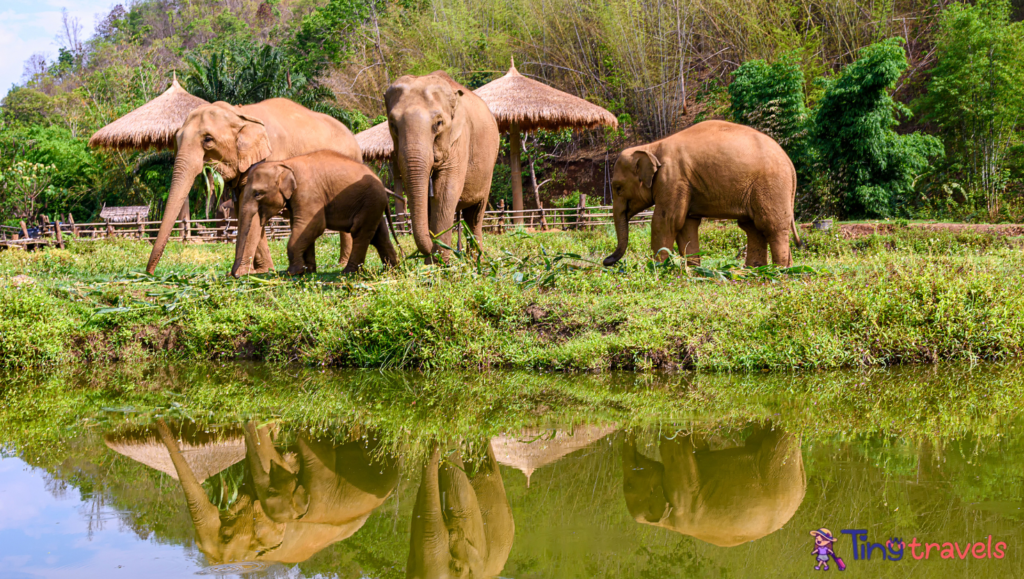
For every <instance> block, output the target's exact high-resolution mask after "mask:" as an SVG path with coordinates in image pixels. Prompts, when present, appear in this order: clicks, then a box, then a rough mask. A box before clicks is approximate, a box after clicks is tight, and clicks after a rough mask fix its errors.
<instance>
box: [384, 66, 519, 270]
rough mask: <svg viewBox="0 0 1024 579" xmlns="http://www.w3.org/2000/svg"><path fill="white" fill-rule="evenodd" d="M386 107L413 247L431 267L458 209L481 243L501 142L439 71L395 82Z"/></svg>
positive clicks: (465, 93) (481, 109)
mask: <svg viewBox="0 0 1024 579" xmlns="http://www.w3.org/2000/svg"><path fill="white" fill-rule="evenodd" d="M384 102H385V105H386V106H387V111H388V126H389V128H390V129H391V139H392V141H393V142H394V144H395V153H396V159H397V168H398V172H399V173H400V174H401V178H402V186H403V188H404V189H405V193H406V195H407V196H408V206H409V212H410V214H411V215H412V233H413V238H414V239H415V241H416V247H417V248H418V249H419V250H420V252H421V253H423V254H424V255H427V256H428V257H427V261H428V262H429V261H431V258H430V257H429V256H432V255H433V254H434V253H435V251H436V250H437V246H436V245H435V244H434V236H435V235H438V234H441V236H440V239H441V241H442V242H443V243H444V244H445V245H450V240H451V232H450V231H449V230H450V229H451V227H452V224H453V223H454V221H455V213H456V211H462V216H463V219H464V220H465V222H466V225H468V226H469V228H470V230H471V231H472V232H473V235H475V236H476V238H477V240H479V241H483V218H484V210H485V209H486V208H487V197H488V196H489V195H490V192H491V176H492V174H493V172H494V163H495V161H496V160H497V158H498V141H499V134H498V123H497V122H496V121H495V120H494V115H492V114H491V111H490V109H488V108H487V105H486V104H485V103H484V101H483V100H481V99H480V97H478V96H476V95H475V94H473V92H472V91H470V90H469V89H467V88H465V87H463V86H462V85H460V84H458V83H457V82H455V81H454V80H452V79H451V77H449V76H448V75H447V74H445V73H444V72H441V71H437V72H433V73H431V74H428V75H426V76H418V77H417V76H411V75H407V76H403V77H401V78H399V79H398V80H396V81H395V82H394V84H392V85H391V86H389V87H388V89H387V92H386V93H385V94H384ZM431 186H432V193H429V191H430V190H431ZM431 194H432V195H433V196H432V197H430V195H431Z"/></svg>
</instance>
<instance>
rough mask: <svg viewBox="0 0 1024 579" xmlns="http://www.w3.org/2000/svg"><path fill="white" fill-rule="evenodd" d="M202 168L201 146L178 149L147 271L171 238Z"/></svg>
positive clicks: (153, 266) (155, 262)
mask: <svg viewBox="0 0 1024 579" xmlns="http://www.w3.org/2000/svg"><path fill="white" fill-rule="evenodd" d="M202 170H203V150H202V149H201V148H199V147H193V148H190V149H186V150H179V151H178V156H177V157H176V158H175V160H174V173H173V175H172V177H171V190H170V193H169V194H168V195H167V206H166V207H164V216H163V220H162V221H161V222H160V232H159V233H158V234H157V236H156V243H154V244H153V250H152V252H150V254H149V264H148V265H146V272H147V273H149V274H152V273H153V272H154V271H155V270H156V264H158V263H160V257H161V256H162V255H163V254H164V248H165V247H167V241H168V240H169V239H170V238H171V230H172V229H174V222H175V220H176V219H177V218H178V214H179V213H180V212H181V209H182V207H183V206H184V205H185V202H186V201H187V200H188V192H189V190H190V189H192V182H193V181H195V179H196V177H198V176H199V173H200V172H202Z"/></svg>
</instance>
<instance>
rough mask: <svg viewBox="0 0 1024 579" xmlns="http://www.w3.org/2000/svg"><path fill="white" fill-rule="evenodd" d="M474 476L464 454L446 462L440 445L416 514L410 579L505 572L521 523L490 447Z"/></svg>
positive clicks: (426, 475)
mask: <svg viewBox="0 0 1024 579" xmlns="http://www.w3.org/2000/svg"><path fill="white" fill-rule="evenodd" d="M482 462H483V464H480V465H476V467H477V468H476V472H475V473H474V474H473V475H470V474H469V473H468V472H467V467H466V464H465V463H463V461H462V459H461V457H460V455H459V453H458V451H456V452H453V453H452V454H447V455H446V456H445V458H444V460H443V461H442V460H441V451H440V449H438V448H437V446H435V447H434V448H433V450H432V451H431V454H430V457H429V459H428V460H427V462H426V464H424V466H423V479H422V482H421V483H420V488H419V492H418V493H417V495H416V504H415V505H413V509H412V514H413V517H412V533H411V538H410V548H409V562H408V564H407V566H406V570H405V575H406V577H409V578H410V579H413V578H415V579H442V578H450V577H467V578H476V579H483V578H492V577H497V576H498V574H499V573H501V570H502V569H503V568H504V567H505V562H506V561H507V560H508V556H509V553H510V552H511V551H512V540H513V538H514V537H515V522H514V521H513V520H512V509H511V507H509V504H508V498H507V497H506V495H505V484H504V482H503V481H502V479H501V473H500V472H499V470H498V463H497V461H496V460H495V459H494V452H493V451H492V450H491V446H490V444H488V445H487V457H486V459H484V460H483V461H482Z"/></svg>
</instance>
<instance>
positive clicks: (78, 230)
mask: <svg viewBox="0 0 1024 579" xmlns="http://www.w3.org/2000/svg"><path fill="white" fill-rule="evenodd" d="M585 203H586V197H585V196H581V203H580V205H578V206H576V207H556V208H543V209H525V210H522V211H512V210H507V209H505V207H504V203H501V202H499V204H498V208H497V209H496V210H493V211H487V212H485V213H484V223H483V228H484V231H486V232H488V233H498V234H500V233H509V232H511V231H514V230H515V229H516V228H519V227H522V228H525V229H528V230H572V229H590V228H594V227H598V226H601V225H610V224H612V222H613V220H612V212H611V209H612V208H611V207H610V206H604V205H591V206H587V205H585ZM651 215H652V212H650V211H645V212H642V213H639V214H637V215H636V217H634V218H633V220H632V221H631V222H630V223H631V224H634V225H635V224H644V223H650V220H651ZM160 223H161V222H160V221H124V222H113V221H104V222H97V223H75V222H74V220H73V219H70V216H69V219H68V220H67V221H50V220H49V219H48V218H47V217H46V216H43V218H42V219H41V220H40V223H39V224H38V225H34V226H32V227H28V226H27V225H26V224H25V223H24V222H23V223H21V224H20V226H19V227H13V226H9V225H0V249H3V248H23V249H34V248H36V247H41V246H48V245H55V246H60V247H63V246H64V240H65V239H69V238H70V239H76V240H86V241H88V240H94V239H110V238H121V239H139V240H143V239H145V240H152V239H154V238H156V235H157V232H158V231H160ZM393 225H394V228H395V232H396V233H397V234H399V235H411V234H412V221H411V220H410V215H409V214H408V213H397V214H394V215H393ZM265 229H266V233H267V239H272V240H273V239H286V238H288V236H289V235H290V234H291V228H290V226H289V224H288V221H287V220H285V219H284V218H282V217H274V218H273V219H271V220H270V223H268V224H267V226H266V228H265ZM327 233H328V234H332V233H335V232H331V231H329V232H327ZM237 236H238V222H237V220H235V219H187V220H179V221H175V223H174V229H173V230H172V233H171V240H173V241H185V242H187V243H217V242H222V243H225V242H226V243H234V241H235V239H236V237H237Z"/></svg>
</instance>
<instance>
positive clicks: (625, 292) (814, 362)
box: [0, 226, 1024, 371]
mask: <svg viewBox="0 0 1024 579" xmlns="http://www.w3.org/2000/svg"><path fill="white" fill-rule="evenodd" d="M804 238H805V241H806V242H807V248H806V249H805V250H798V251H796V252H795V262H796V263H797V264H800V266H801V267H797V268H794V269H793V270H790V271H780V270H778V269H776V268H772V267H768V268H762V269H760V270H754V271H751V270H743V269H741V268H739V267H738V263H737V261H736V257H737V253H738V250H739V248H741V247H742V246H743V244H744V238H743V234H742V233H741V232H740V231H739V230H738V229H737V228H736V227H735V226H711V227H706V228H704V229H703V230H702V243H703V249H704V251H705V255H706V257H705V260H704V264H703V265H704V267H702V268H684V267H682V264H680V263H679V262H678V261H676V262H667V263H665V264H661V265H655V264H654V263H653V262H651V261H650V260H649V258H648V256H647V251H646V247H647V245H648V243H649V242H648V241H647V240H648V239H649V232H647V231H646V230H643V229H640V230H636V231H634V233H633V237H632V250H631V252H630V253H629V254H628V255H627V257H626V260H625V261H624V263H623V264H622V265H621V266H620V267H616V268H610V269H609V268H602V267H600V266H599V265H596V263H595V262H596V261H598V260H599V259H600V258H602V257H603V256H605V255H607V254H608V253H610V252H611V250H612V248H613V246H614V236H613V235H612V233H611V231H610V230H607V229H603V230H597V231H589V232H572V233H538V234H526V233H513V234H508V235H503V236H488V237H487V238H486V240H485V241H486V250H485V255H484V256H483V257H481V258H479V259H477V258H476V257H467V258H465V259H452V260H451V263H450V265H448V266H446V267H440V268H438V267H424V266H421V265H418V264H416V263H413V262H407V263H406V264H405V265H404V266H403V267H402V268H401V269H400V270H398V271H389V272H385V271H381V270H380V268H379V262H378V261H377V259H376V256H372V257H371V259H370V260H369V261H368V267H367V272H366V273H364V274H362V275H360V276H358V277H351V278H345V277H342V276H340V275H339V273H338V269H337V268H336V267H322V271H321V273H319V274H317V275H315V276H307V277H305V278H301V279H287V278H279V277H277V276H261V277H258V278H249V279H246V280H231V279H227V278H225V276H224V272H226V271H227V269H228V267H229V264H230V262H231V260H232V258H233V246H228V245H223V244H218V245H190V246H182V245H180V244H172V245H171V247H170V248H169V250H168V252H167V254H166V255H165V257H164V260H163V262H162V263H161V267H160V269H159V270H158V276H156V277H154V278H149V277H146V276H142V275H140V274H139V273H138V272H139V271H141V269H142V266H143V264H144V262H145V258H146V257H147V256H148V253H149V245H148V244H143V243H139V242H132V241H111V242H81V243H73V244H71V245H70V246H69V249H67V250H46V251H40V252H34V253H22V252H12V251H7V252H3V253H0V365H2V366H5V367H27V366H38V365H46V364H57V363H70V362H75V361H85V362H89V361H141V360H144V359H150V358H154V357H164V358H170V359H176V360H210V359H233V358H245V359H258V360H267V361H272V362H297V363H301V364H306V365H313V366H320V365H326V366H339V367H380V368H418V369H428V370H436V369H453V368H522V369H543V370H565V371H602V370H611V369H629V370H653V369H680V368H692V369H697V370H710V371H731V370H755V369H793V368H816V369H822V368H837V367H847V366H872V365H890V364H898V363H919V362H920V363H932V362H936V361H940V360H967V361H972V360H979V359H1005V358H1010V357H1016V356H1018V355H1019V354H1020V353H1021V351H1022V345H1024V320H1022V318H1021V316H1020V312H1021V311H1024V291H1021V287H1022V285H1024V283H1022V282H1024V268H1022V265H1024V254H1022V250H1021V248H1022V245H1024V244H1022V240H1021V239H1020V238H1014V237H1001V236H994V235H980V234H975V233H969V232H966V233H965V232H959V233H957V232H935V231H922V230H918V229H915V228H897V229H896V230H894V231H892V232H889V233H886V234H884V235H870V236H866V237H860V238H855V239H842V238H841V236H838V235H835V234H829V233H824V232H818V231H809V232H806V233H804ZM403 244H404V247H405V251H406V253H411V252H412V246H411V240H408V239H407V240H403ZM272 250H273V252H274V258H275V260H276V261H277V263H278V266H279V267H283V264H285V263H286V259H285V256H284V244H283V242H278V243H275V244H272ZM318 250H319V258H320V263H321V264H327V263H330V261H331V260H330V259H329V258H330V257H331V256H334V255H336V251H337V250H336V244H335V242H334V240H333V239H331V238H327V239H323V240H321V242H320V246H319V248H318ZM17 276H24V277H17Z"/></svg>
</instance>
